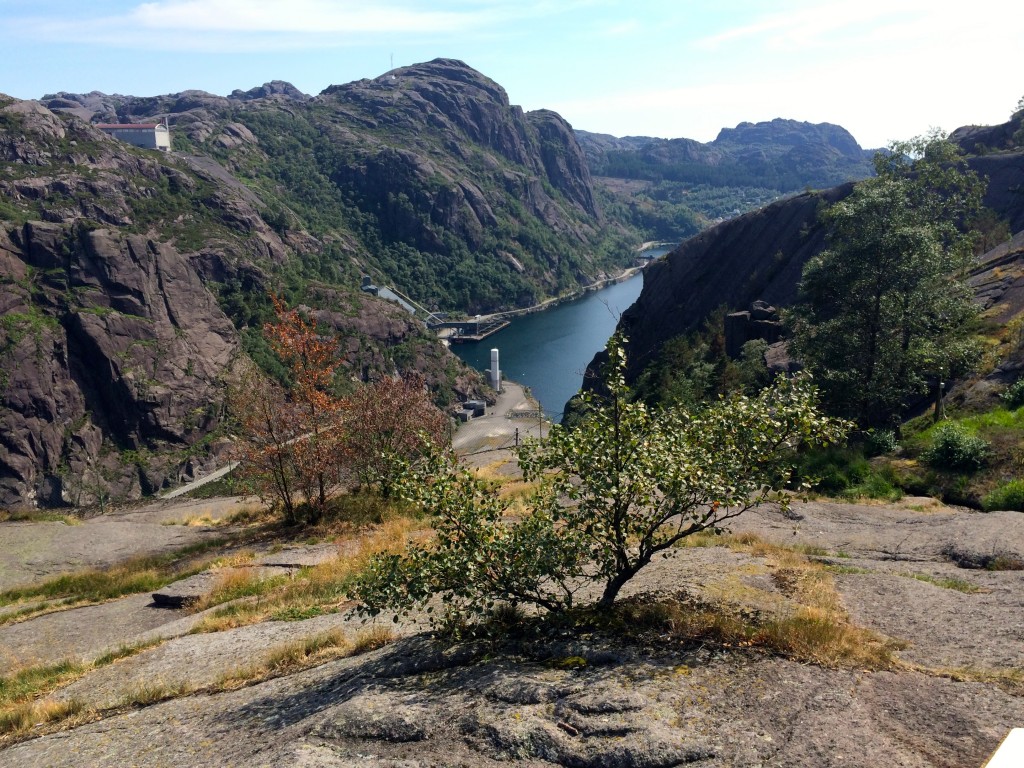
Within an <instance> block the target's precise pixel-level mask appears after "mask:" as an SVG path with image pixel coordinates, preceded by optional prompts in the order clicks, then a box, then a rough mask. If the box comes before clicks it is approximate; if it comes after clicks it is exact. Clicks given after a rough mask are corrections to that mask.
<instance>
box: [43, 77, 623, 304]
mask: <svg viewBox="0 0 1024 768" xmlns="http://www.w3.org/2000/svg"><path fill="white" fill-rule="evenodd" d="M43 103H44V104H46V105H48V106H50V107H53V108H59V109H62V110H69V111H72V112H74V113H75V114H77V115H79V116H85V117H87V118H88V119H90V120H92V121H119V122H120V121H135V122H138V121H145V120H163V119H166V120H168V122H169V123H170V125H171V130H172V133H173V134H174V137H175V144H176V147H177V148H179V149H181V150H184V151H187V152H189V153H192V154H196V155H201V156H208V157H212V158H213V159H215V160H216V161H217V162H218V163H219V164H221V165H222V166H223V167H225V168H226V169H227V170H228V171H229V172H230V173H231V174H233V175H234V176H236V177H238V178H241V179H244V180H245V182H246V184H247V185H248V186H249V187H252V188H254V189H258V190H259V191H260V196H261V199H262V201H263V203H264V204H265V206H266V211H265V213H266V214H267V216H266V218H267V220H268V221H270V222H271V224H272V225H273V226H274V228H275V229H276V230H277V231H278V232H279V233H284V232H286V231H301V232H305V233H308V234H312V235H313V236H315V237H317V238H318V239H321V240H326V241H331V242H335V243H337V244H338V246H339V247H338V253H337V254H336V258H335V263H334V264H333V267H332V268H333V269H334V270H335V271H336V272H337V273H338V274H339V275H341V274H345V275H347V276H348V277H349V278H353V277H358V274H359V273H360V272H368V273H370V274H371V275H372V276H373V277H374V280H375V281H376V282H378V283H379V284H382V285H393V286H395V287H397V288H398V289H399V290H401V291H403V292H404V293H406V294H408V295H410V296H412V297H413V298H414V299H416V300H417V301H419V302H421V303H422V304H424V305H427V306H429V307H431V308H438V309H443V310H462V311H465V312H470V313H478V312H484V311H490V310H494V309H498V308H502V307H511V306H524V305H529V304H531V303H534V302H536V301H538V300H540V299H541V298H543V297H546V296H549V295H554V294H557V293H560V292H562V291H564V290H568V289H573V288H577V287H579V286H580V285H586V284H589V283H591V282H593V281H594V280H595V279H597V278H600V277H603V276H605V275H606V274H608V273H609V272H611V271H615V270H617V269H619V268H621V266H624V265H625V263H626V262H627V261H628V259H629V254H628V251H624V250H619V251H615V250H614V249H607V248H602V247H601V246H602V243H604V242H605V241H606V240H607V239H608V238H610V237H615V236H620V235H621V229H620V228H619V227H616V226H609V225H607V223H606V222H605V221H604V220H603V218H602V217H601V215H600V212H599V210H598V207H597V205H596V203H595V201H594V195H593V190H592V187H591V180H590V173H589V170H588V166H587V163H586V160H585V158H584V156H583V153H582V151H581V149H580V147H579V145H578V144H577V142H576V138H575V136H574V134H573V131H572V128H571V127H570V126H569V125H568V124H567V123H566V122H565V121H564V120H563V119H562V118H561V117H560V116H558V115H557V114H555V113H554V112H550V111H547V110H540V111H537V112H532V113H524V112H523V110H522V109H521V108H520V107H517V106H515V105H512V104H510V103H509V99H508V96H507V94H506V93H505V91H504V89H502V88H501V86H499V85H498V84H497V83H495V82H493V81H492V80H490V79H489V78H487V77H485V76H484V75H482V74H481V73H479V72H477V71H476V70H474V69H472V68H470V67H468V66H467V65H465V64H463V63H462V62H459V61H454V60H449V59H437V60H434V61H431V62H428V63H425V64H417V65H415V66H411V67H403V68H400V69H396V70H393V71H391V72H387V73H385V74H384V75H381V76H380V77H377V78H375V79H372V80H371V79H367V80H360V81H358V82H354V83H348V84H344V85H332V86H330V87H329V88H327V89H326V90H324V92H323V93H321V94H319V95H318V96H315V97H309V96H306V95H305V94H302V93H300V92H299V91H298V90H297V89H295V88H294V87H293V86H291V85H289V84H287V83H282V82H277V81H276V82H273V83H268V84H266V85H264V86H262V87H260V88H254V89H251V90H249V91H245V92H243V91H240V90H236V91H235V92H233V93H232V94H231V95H230V96H228V97H221V96H215V95H213V94H208V93H204V92H201V91H186V92H183V93H180V94H171V95H166V96H158V97H149V98H138V97H131V96H106V95H103V94H96V93H92V94H68V93H61V94H56V95H53V96H50V97H46V98H44V100H43ZM598 254H600V255H598Z"/></svg>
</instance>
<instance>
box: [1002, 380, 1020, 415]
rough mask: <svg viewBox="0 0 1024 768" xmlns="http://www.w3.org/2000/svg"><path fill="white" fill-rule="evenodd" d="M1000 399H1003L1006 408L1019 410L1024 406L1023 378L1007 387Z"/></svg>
mask: <svg viewBox="0 0 1024 768" xmlns="http://www.w3.org/2000/svg"><path fill="white" fill-rule="evenodd" d="M1000 397H1002V398H1003V402H1004V403H1006V407H1007V408H1011V409H1014V408H1020V407H1021V406H1022V405H1024V376H1022V377H1021V378H1019V379H1017V380H1016V381H1015V382H1013V384H1011V385H1010V386H1008V387H1007V388H1006V391H1005V392H1003V394H1002V395H1000Z"/></svg>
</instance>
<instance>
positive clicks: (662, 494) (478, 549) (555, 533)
mask: <svg viewBox="0 0 1024 768" xmlns="http://www.w3.org/2000/svg"><path fill="white" fill-rule="evenodd" d="M608 354H609V357H608V363H607V365H606V367H605V369H604V383H605V384H606V385H607V394H606V395H604V396H598V395H595V394H593V393H584V394H583V395H582V411H583V413H582V417H581V419H580V421H579V422H578V425H577V426H576V428H574V429H573V430H571V431H570V430H567V429H565V428H563V427H561V426H557V425H556V426H554V427H553V428H552V430H551V433H550V435H549V437H548V440H547V441H546V442H536V441H534V442H529V443H527V444H526V445H525V446H523V447H522V448H521V450H520V452H519V461H520V465H521V466H522V468H523V473H524V475H525V477H526V478H527V479H528V480H531V481H537V482H538V483H539V490H538V491H537V493H536V494H535V495H534V497H533V498H532V499H531V502H530V504H529V505H528V508H527V509H526V510H516V514H515V515H514V516H511V515H509V511H510V510H509V509H508V508H507V507H506V505H505V504H504V503H503V502H502V501H501V500H500V499H498V498H496V497H495V496H494V495H493V494H490V493H488V492H487V491H486V490H485V489H484V488H483V487H482V486H481V485H480V484H479V483H477V482H475V481H474V480H473V478H472V477H471V476H470V475H468V473H466V472H464V471H462V472H458V471H453V467H452V465H451V464H449V465H448V467H447V469H446V468H445V467H443V466H438V467H434V468H432V470H431V472H432V475H431V476H429V477H428V476H426V475H425V474H423V473H420V474H419V475H418V476H417V477H415V478H413V483H412V484H410V485H408V486H406V488H407V494H408V496H409V498H410V499H411V500H414V501H416V502H418V503H420V504H421V505H422V506H423V508H424V509H425V510H426V511H428V512H429V513H430V514H432V515H433V516H434V519H435V521H436V525H435V528H436V531H437V536H436V538H435V540H434V541H433V542H432V544H431V545H430V546H429V547H413V548H412V549H411V550H410V551H409V552H408V553H406V554H405V555H392V556H388V557H385V558H381V559H378V560H377V561H375V563H374V565H373V566H372V568H371V569H370V571H369V572H368V574H367V576H366V577H364V579H363V580H362V581H361V582H360V584H359V585H358V587H357V589H356V595H357V596H358V597H359V598H360V599H361V600H363V602H364V605H365V610H366V611H368V612H370V613H375V612H377V611H379V610H381V609H383V608H396V609H399V610H409V609H411V608H412V607H413V606H415V605H421V604H424V603H426V602H427V600H429V599H430V597H431V596H432V595H435V594H440V595H441V596H442V597H443V599H444V601H445V603H446V604H447V606H448V607H449V609H450V610H452V611H454V612H457V613H470V614H476V615H479V614H482V613H484V612H485V611H486V610H487V609H488V608H489V607H490V606H491V605H492V604H493V603H494V602H495V601H507V602H511V603H529V604H533V605H536V606H539V607H540V608H543V609H545V610H549V611H558V610H563V609H565V608H568V607H571V606H572V604H573V602H574V596H575V595H577V594H578V593H579V591H580V590H581V589H583V588H585V587H587V586H588V585H589V584H593V583H595V582H596V583H598V584H599V585H601V597H600V599H599V604H600V605H601V606H604V607H607V606H610V605H611V604H612V603H613V602H614V601H615V599H616V597H617V596H618V594H619V591H620V590H621V588H622V586H623V585H624V584H626V583H627V582H628V581H629V580H630V579H631V578H633V576H635V575H636V574H637V573H638V572H639V571H640V570H641V569H642V568H644V567H645V566H647V565H648V564H649V563H650V562H651V560H652V558H654V557H655V556H656V555H658V554H659V553H665V554H671V553H673V552H675V551H677V550H675V549H674V545H675V544H677V543H678V542H679V541H681V540H682V539H684V538H686V537H687V536H692V535H693V534H695V533H698V532H700V531H704V530H708V529H717V528H719V527H720V526H721V525H722V524H724V523H726V522H728V521H729V520H731V519H733V518H735V517H737V516H739V515H741V514H742V513H743V512H745V511H747V510H749V509H751V508H753V507H756V506H758V505H759V504H761V503H763V502H765V501H766V500H768V499H769V498H771V497H772V496H773V494H774V493H775V492H776V491H778V490H780V489H781V488H783V486H785V484H786V483H787V482H788V481H789V479H790V476H791V472H792V468H793V466H794V463H795V461H794V457H795V451H796V448H797V447H798V446H799V445H800V444H802V443H804V442H812V443H828V442H831V441H833V440H837V439H839V438H840V437H841V435H842V433H843V431H844V428H845V426H846V425H845V424H844V423H842V422H838V421H835V420H831V419H827V418H825V417H822V416H820V415H819V414H818V413H817V412H816V411H815V409H814V392H813V389H812V388H811V387H810V385H809V383H808V382H807V381H806V380H803V379H800V380H795V381H780V382H778V383H777V384H776V385H775V386H774V387H772V388H770V389H766V390H764V391H763V392H762V393H761V394H760V395H758V396H757V397H754V398H750V397H746V396H736V397H733V398H730V399H723V400H720V401H718V402H717V403H713V404H711V405H708V406H707V407H705V408H703V409H702V410H700V411H697V412H694V413H689V412H686V411H683V410H654V409H651V408H649V407H648V406H646V405H645V404H644V403H643V402H639V401H636V400H634V399H633V396H632V392H631V390H630V388H629V387H628V386H627V385H626V381H625V353H624V350H623V346H622V343H621V342H620V340H618V339H616V338H613V339H612V341H610V342H609V346H608ZM442 470H445V471H442ZM779 502H780V503H781V504H782V505H783V506H786V505H787V504H788V501H787V498H786V497H785V496H782V497H780V498H779Z"/></svg>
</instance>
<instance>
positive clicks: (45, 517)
mask: <svg viewBox="0 0 1024 768" xmlns="http://www.w3.org/2000/svg"><path fill="white" fill-rule="evenodd" d="M7 522H10V523H64V525H81V524H82V520H81V518H78V517H75V516H74V515H64V514H61V513H60V512H54V511H52V510H47V509H0V523H7Z"/></svg>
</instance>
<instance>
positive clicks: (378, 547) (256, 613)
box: [192, 517, 428, 633]
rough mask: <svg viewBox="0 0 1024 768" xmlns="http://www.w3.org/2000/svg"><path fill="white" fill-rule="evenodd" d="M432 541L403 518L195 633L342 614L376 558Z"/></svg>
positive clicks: (221, 613) (210, 619)
mask: <svg viewBox="0 0 1024 768" xmlns="http://www.w3.org/2000/svg"><path fill="white" fill-rule="evenodd" d="M427 535H428V533H427V529H426V524H425V523H423V522H421V521H417V520H413V519H410V518H400V517H396V518H394V519H391V520H388V521H386V522H384V523H381V524H380V525H377V526H375V527H374V528H372V529H371V530H369V531H367V532H366V533H364V534H362V535H361V536H360V537H359V538H358V539H356V540H355V542H354V545H353V546H351V547H348V548H347V549H348V551H347V552H346V554H339V556H338V557H337V558H334V559H332V560H328V561H327V562H325V563H321V564H320V565H316V566H313V567H311V568H303V569H302V570H301V571H300V572H299V573H298V574H296V575H295V576H294V577H293V578H292V579H290V580H287V581H283V582H276V583H272V584H270V585H269V588H266V589H259V590H258V591H256V592H255V594H256V595H257V599H250V600H246V601H239V602H235V603H233V604H231V605H227V606H224V607H223V608H222V609H220V610H217V611H214V612H213V613H212V614H211V615H210V616H207V617H205V618H204V619H203V620H202V621H200V622H199V624H197V625H196V627H195V628H193V630H192V631H193V632H194V633H198V632H219V631H223V630H225V629H232V628H234V627H240V626H245V625H247V624H255V623H257V622H260V621H266V620H268V619H276V620H284V621H288V620H301V619H308V618H312V617H314V616H318V615H321V614H325V613H333V612H336V611H338V610H341V609H342V608H343V607H346V606H348V605H349V600H348V597H347V593H348V588H349V584H350V583H351V580H352V578H353V577H354V576H355V575H356V574H357V573H359V572H360V571H362V570H363V569H364V568H365V567H366V565H367V563H368V562H369V560H370V558H371V557H373V556H374V555H376V554H380V553H385V552H400V551H402V550H404V549H405V548H406V546H407V545H408V543H409V542H410V541H412V540H413V539H422V538H424V537H425V536H427ZM221 594H224V593H223V592H222V593H221ZM236 596H241V595H236Z"/></svg>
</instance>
